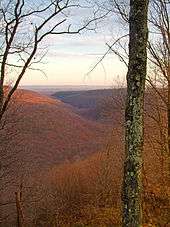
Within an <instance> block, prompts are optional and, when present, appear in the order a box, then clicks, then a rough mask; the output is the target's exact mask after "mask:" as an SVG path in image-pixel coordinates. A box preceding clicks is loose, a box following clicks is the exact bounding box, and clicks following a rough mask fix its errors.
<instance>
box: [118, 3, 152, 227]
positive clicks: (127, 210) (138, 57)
mask: <svg viewBox="0 0 170 227" xmlns="http://www.w3.org/2000/svg"><path fill="white" fill-rule="evenodd" d="M147 15H148V0H142V1H141V0H131V1H130V18H129V24H130V41H129V65H128V73H127V99H126V110H125V161H124V178H123V186H122V204H123V220H122V221H123V226H126V227H139V226H141V225H142V202H141V193H142V150H143V106H144V90H145V79H146V66H147V50H146V47H147V40H148V29H147Z"/></svg>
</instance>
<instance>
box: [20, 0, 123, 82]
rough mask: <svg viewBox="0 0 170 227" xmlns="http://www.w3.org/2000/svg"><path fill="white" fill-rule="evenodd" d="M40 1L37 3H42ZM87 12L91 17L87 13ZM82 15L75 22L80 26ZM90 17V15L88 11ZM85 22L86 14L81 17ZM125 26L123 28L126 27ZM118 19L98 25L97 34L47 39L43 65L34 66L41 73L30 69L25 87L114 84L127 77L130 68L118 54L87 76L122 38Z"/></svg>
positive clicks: (40, 51)
mask: <svg viewBox="0 0 170 227" xmlns="http://www.w3.org/2000/svg"><path fill="white" fill-rule="evenodd" d="M38 1H39V0H37V2H38ZM82 1H84V0H82ZM85 13H87V15H86V14H85ZM80 14H81V12H79V14H78V15H76V12H75V16H74V17H73V19H72V23H73V24H74V23H77V20H79V16H80ZM84 17H85V18H87V17H88V12H87V11H85V12H84ZM81 19H82V15H81ZM122 27H123V26H122ZM122 30H123V29H122V28H121V25H120V24H119V23H118V21H117V18H116V17H114V16H113V15H111V14H110V15H109V17H108V18H107V19H105V20H104V21H103V22H102V23H99V24H98V28H97V30H96V32H94V31H83V32H82V33H81V34H77V35H68V34H66V35H61V36H60V35H53V36H49V37H48V38H47V39H45V40H44V42H43V44H42V46H41V48H40V50H39V54H42V55H43V54H44V53H46V54H45V56H44V57H43V59H42V61H41V63H38V64H36V65H34V68H38V69H41V70H43V72H44V73H45V75H44V74H43V73H41V72H40V71H36V70H33V71H32V70H28V71H27V73H26V74H25V75H24V77H23V79H22V81H21V85H112V84H115V81H116V80H117V79H118V77H119V78H124V77H125V75H126V70H127V69H126V67H125V65H124V64H123V63H122V62H120V60H119V59H118V57H117V56H115V55H114V54H111V53H110V54H108V55H107V56H106V58H105V59H104V60H103V61H102V64H99V65H98V66H97V67H96V68H95V69H94V70H93V72H91V73H90V74H89V75H87V73H88V72H89V71H90V70H91V69H92V67H93V66H94V65H95V64H96V63H97V62H98V61H99V59H100V58H101V57H102V56H103V54H105V52H106V51H107V50H108V47H107V45H106V43H108V44H110V45H111V44H112V43H113V42H114V40H115V39H116V38H117V37H119V36H120V35H122Z"/></svg>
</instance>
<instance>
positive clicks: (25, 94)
mask: <svg viewBox="0 0 170 227" xmlns="http://www.w3.org/2000/svg"><path fill="white" fill-rule="evenodd" d="M4 130H6V131H7V132H10V133H9V135H8V137H9V139H8V143H6V144H5V146H6V147H7V149H8V150H11V149H12V150H13V152H14V153H18V155H19V159H20V162H21V163H23V164H21V165H23V166H24V167H26V166H27V167H28V169H30V166H34V167H36V168H39V167H42V168H45V167H49V166H52V165H54V164H55V165H56V164H57V163H61V162H66V161H73V160H76V159H81V158H83V157H86V156H87V155H88V154H90V153H94V152H96V151H97V150H99V149H101V148H102V146H103V145H104V144H105V141H104V140H105V139H104V135H105V127H103V126H102V125H100V124H99V123H95V122H92V121H89V120H87V119H84V118H82V117H81V116H79V115H77V114H76V113H75V112H73V111H72V110H71V108H70V107H69V106H67V105H66V104H64V103H62V102H61V101H59V100H54V99H51V98H48V97H46V96H43V95H40V94H38V93H35V92H32V91H26V90H18V91H17V92H16V94H15V97H14V98H13V100H12V102H11V105H10V108H9V110H8V112H7V115H6V123H5V129H4ZM7 134H8V133H7ZM5 146H3V148H4V147H5ZM33 169H34V168H33Z"/></svg>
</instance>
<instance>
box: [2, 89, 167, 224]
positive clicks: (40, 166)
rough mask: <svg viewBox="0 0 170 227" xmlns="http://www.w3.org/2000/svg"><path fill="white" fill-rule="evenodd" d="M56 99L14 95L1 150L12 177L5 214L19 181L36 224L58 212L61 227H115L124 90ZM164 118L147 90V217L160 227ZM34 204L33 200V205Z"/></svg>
mask: <svg viewBox="0 0 170 227" xmlns="http://www.w3.org/2000/svg"><path fill="white" fill-rule="evenodd" d="M57 96H58V97H57V98H56V95H55V97H54V96H53V98H50V97H47V96H45V95H40V94H38V93H36V92H32V91H27V90H18V91H17V92H16V94H15V96H14V98H13V100H12V102H11V105H10V107H9V109H8V112H7V114H6V116H5V118H4V129H3V130H2V132H3V135H5V138H4V140H3V137H1V141H3V142H2V143H1V147H0V149H1V154H2V153H3V154H4V157H6V159H5V158H4V162H3V163H4V166H9V167H10V174H11V175H10V177H11V178H10V184H11V188H9V187H8V191H6V190H5V192H4V195H5V196H3V199H4V202H6V201H10V202H11V205H10V206H9V207H7V210H2V212H4V215H6V212H8V211H10V210H14V204H15V202H14V201H15V197H14V192H15V191H16V190H18V185H19V183H20V182H21V181H22V182H23V184H24V186H25V188H24V192H23V194H24V196H25V198H26V199H25V200H24V213H25V215H26V216H27V217H29V218H30V220H32V221H36V226H51V225H52V222H51V220H53V218H54V217H55V215H56V213H57V222H58V223H59V224H58V226H70V225H71V226H77V225H78V226H83V225H85V226H92V227H93V226H94V227H96V226H102V227H103V226H120V222H121V220H120V214H121V203H120V201H121V183H122V173H123V160H124V120H123V116H124V100H125V90H124V89H115V90H113V91H111V90H102V91H96V90H95V91H84V92H83V91H78V92H77V91H76V92H73V91H71V92H64V93H62V94H61V93H60V97H59V94H58V95H57ZM66 96H67V97H66ZM74 97H75V99H74ZM59 99H60V100H59ZM64 102H65V103H64ZM151 104H152V105H151ZM165 113H166V112H164V111H163V104H162V103H161V101H160V99H159V98H158V97H157V96H156V95H155V93H153V92H147V94H146V102H145V143H144V153H143V159H144V165H143V183H144V194H143V198H144V204H143V206H144V210H145V211H144V219H145V222H146V223H151V221H150V220H152V223H161V224H160V226H166V225H164V224H165V223H166V222H167V220H168V215H167V214H168V209H169V207H168V206H166V200H167V198H168V196H169V195H170V185H169V183H168V176H167V173H168V171H167V163H166V160H167V159H166V154H164V153H163V151H162V149H163V146H162V143H161V142H162V137H161V136H162V134H161V133H162V131H160V123H161V127H162V128H165V127H166V114H165ZM158 120H159V121H158ZM158 123H159V124H158ZM4 131H5V134H4ZM8 157H10V159H9V158H8ZM11 157H12V158H11ZM7 159H8V160H10V162H9V163H6V160H7ZM5 168H6V167H5ZM11 170H13V171H11ZM16 170H17V171H16ZM7 181H9V178H8V179H7ZM16 182H17V183H18V185H17V184H16ZM34 199H35V200H36V201H37V202H36V203H34V202H30V201H32V200H33V201H34ZM153 204H154V205H153ZM155 204H156V208H155V207H154V206H155ZM44 207H45V208H44ZM152 207H154V208H153V209H151V208H152ZM8 209H9V210H8ZM34 210H36V212H37V213H36V217H35V220H34V215H33V213H34ZM47 211H48V215H49V216H46V215H47ZM12 221H13V220H11V223H12ZM40 223H43V224H40ZM70 223H71V224H70ZM162 223H163V225H162ZM9 226H12V225H9ZM30 226H31V225H30ZM146 226H147V225H146Z"/></svg>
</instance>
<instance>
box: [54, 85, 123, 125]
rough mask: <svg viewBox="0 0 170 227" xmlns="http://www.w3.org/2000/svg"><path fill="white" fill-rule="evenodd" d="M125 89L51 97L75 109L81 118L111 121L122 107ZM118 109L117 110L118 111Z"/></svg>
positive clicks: (72, 93) (74, 92)
mask: <svg viewBox="0 0 170 227" xmlns="http://www.w3.org/2000/svg"><path fill="white" fill-rule="evenodd" d="M125 94H126V89H124V88H121V89H100V90H99V89H97V90H87V91H86V90H84V91H60V92H56V93H54V94H53V95H52V97H54V98H57V99H58V100H61V101H62V102H64V103H67V104H69V105H71V106H72V107H74V108H75V111H76V112H77V113H78V114H80V115H81V116H83V117H86V118H88V119H92V120H99V121H103V120H104V121H105V120H113V118H114V119H115V118H116V116H115V114H116V112H120V109H121V108H123V106H124V98H125ZM118 108H119V109H118Z"/></svg>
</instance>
